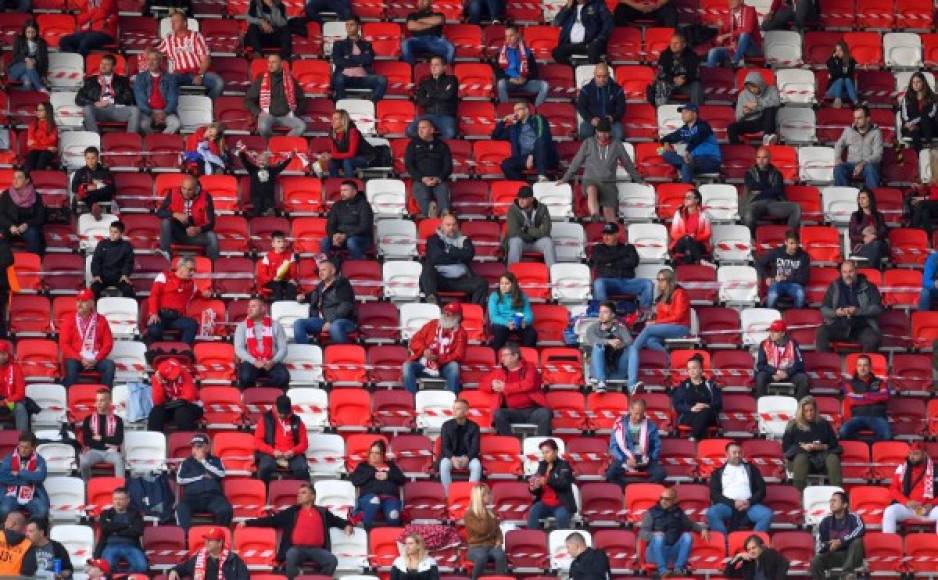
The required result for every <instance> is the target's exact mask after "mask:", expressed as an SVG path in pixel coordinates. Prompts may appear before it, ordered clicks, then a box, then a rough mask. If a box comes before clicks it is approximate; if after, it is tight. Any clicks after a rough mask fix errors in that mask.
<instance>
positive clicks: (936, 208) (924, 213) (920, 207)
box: [912, 201, 938, 237]
mask: <svg viewBox="0 0 938 580" xmlns="http://www.w3.org/2000/svg"><path fill="white" fill-rule="evenodd" d="M935 224H938V201H920V202H918V203H917V204H915V205H913V206H912V227H914V228H922V229H924V230H925V231H926V232H928V236H929V237H931V234H932V231H934V229H935Z"/></svg>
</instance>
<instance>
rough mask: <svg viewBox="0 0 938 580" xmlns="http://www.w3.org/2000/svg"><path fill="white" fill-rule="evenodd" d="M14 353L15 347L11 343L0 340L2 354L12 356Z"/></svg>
mask: <svg viewBox="0 0 938 580" xmlns="http://www.w3.org/2000/svg"><path fill="white" fill-rule="evenodd" d="M12 351H13V346H12V345H11V344H10V342H9V341H6V340H0V352H5V353H7V354H10V353H11V352H12Z"/></svg>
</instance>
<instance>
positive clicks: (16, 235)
mask: <svg viewBox="0 0 938 580" xmlns="http://www.w3.org/2000/svg"><path fill="white" fill-rule="evenodd" d="M45 223H46V207H45V206H44V205H43V204H42V198H41V197H40V196H39V194H38V193H37V192H36V188H35V187H34V186H33V180H32V178H31V177H30V175H29V172H28V171H27V170H25V169H14V170H13V183H12V184H11V185H10V187H9V189H7V190H6V191H4V192H3V193H2V194H0V236H2V238H3V239H4V240H6V241H7V242H12V241H14V240H23V241H24V242H26V250H27V251H28V252H32V253H33V254H39V255H40V256H41V255H43V254H44V253H45V251H46V242H45V238H43V234H42V226H43V225H45Z"/></svg>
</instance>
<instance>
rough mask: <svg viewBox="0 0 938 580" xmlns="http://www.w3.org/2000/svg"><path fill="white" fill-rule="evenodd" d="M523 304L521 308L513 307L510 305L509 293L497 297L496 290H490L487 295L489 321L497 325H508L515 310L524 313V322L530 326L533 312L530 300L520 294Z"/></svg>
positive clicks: (532, 320)
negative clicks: (490, 292)
mask: <svg viewBox="0 0 938 580" xmlns="http://www.w3.org/2000/svg"><path fill="white" fill-rule="evenodd" d="M521 299H522V301H523V304H522V305H521V308H520V309H518V308H514V307H513V306H512V305H511V294H505V295H504V296H502V297H501V298H500V299H499V296H498V292H492V294H491V295H490V296H489V321H490V322H491V323H492V324H497V325H499V326H508V323H509V322H510V321H511V320H512V318H514V316H515V312H519V311H520V312H521V313H522V314H524V323H525V324H526V325H527V326H531V324H532V323H533V322H534V314H533V313H532V312H531V302H530V301H529V300H528V297H527V296H525V295H524V294H522V295H521Z"/></svg>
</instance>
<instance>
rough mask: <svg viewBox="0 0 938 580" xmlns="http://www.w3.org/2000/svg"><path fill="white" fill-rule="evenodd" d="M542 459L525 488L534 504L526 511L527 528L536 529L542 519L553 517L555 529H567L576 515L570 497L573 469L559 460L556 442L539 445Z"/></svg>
mask: <svg viewBox="0 0 938 580" xmlns="http://www.w3.org/2000/svg"><path fill="white" fill-rule="evenodd" d="M538 449H539V450H540V451H541V455H542V456H543V459H542V460H541V461H540V462H539V463H538V465H537V473H535V474H534V475H533V476H532V477H530V478H529V479H528V489H530V490H531V493H532V494H533V495H534V505H532V506H531V511H529V512H528V529H529V530H536V529H538V528H539V527H540V526H541V520H543V519H546V518H554V519H556V520H557V529H559V530H565V529H567V528H569V527H570V519H571V518H572V517H573V515H574V514H576V512H577V508H576V500H575V499H574V497H573V483H574V477H573V468H572V467H570V464H569V463H567V462H566V461H564V460H563V459H561V458H560V452H559V451H558V448H557V442H556V441H554V440H553V439H545V440H544V441H542V442H541V444H540V445H539V446H538Z"/></svg>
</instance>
